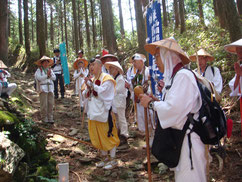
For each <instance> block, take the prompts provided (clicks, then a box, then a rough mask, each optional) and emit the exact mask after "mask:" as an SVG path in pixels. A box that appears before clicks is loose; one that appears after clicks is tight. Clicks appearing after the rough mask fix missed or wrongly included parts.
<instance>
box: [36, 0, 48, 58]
mask: <svg viewBox="0 0 242 182" xmlns="http://www.w3.org/2000/svg"><path fill="white" fill-rule="evenodd" d="M36 24H37V26H36V32H37V43H38V46H39V53H40V57H42V56H43V55H45V53H46V48H45V31H44V28H43V27H44V12H43V0H36Z"/></svg>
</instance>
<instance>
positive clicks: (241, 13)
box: [237, 0, 242, 18]
mask: <svg viewBox="0 0 242 182" xmlns="http://www.w3.org/2000/svg"><path fill="white" fill-rule="evenodd" d="M237 8H238V12H239V16H240V18H242V17H241V16H242V0H237Z"/></svg>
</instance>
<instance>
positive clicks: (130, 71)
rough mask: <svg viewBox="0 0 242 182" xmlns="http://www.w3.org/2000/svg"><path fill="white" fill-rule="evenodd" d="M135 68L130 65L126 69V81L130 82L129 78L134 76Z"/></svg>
mask: <svg viewBox="0 0 242 182" xmlns="http://www.w3.org/2000/svg"><path fill="white" fill-rule="evenodd" d="M136 72H137V71H136V69H135V68H134V66H131V67H130V68H129V69H128V71H127V73H126V77H127V78H126V79H127V81H128V83H129V84H131V80H132V79H133V78H134V77H135V74H136Z"/></svg>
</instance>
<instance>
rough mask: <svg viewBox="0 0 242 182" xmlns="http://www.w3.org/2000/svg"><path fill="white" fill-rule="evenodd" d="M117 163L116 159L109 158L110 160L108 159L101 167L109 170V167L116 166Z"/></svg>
mask: <svg viewBox="0 0 242 182" xmlns="http://www.w3.org/2000/svg"><path fill="white" fill-rule="evenodd" d="M117 165H118V162H117V160H115V159H114V160H111V161H109V162H108V163H107V164H106V165H105V166H104V167H103V169H107V170H109V169H113V168H115V167H116V166H117Z"/></svg>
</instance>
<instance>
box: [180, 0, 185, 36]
mask: <svg viewBox="0 0 242 182" xmlns="http://www.w3.org/2000/svg"><path fill="white" fill-rule="evenodd" d="M179 12H180V20H181V31H180V32H181V34H182V33H183V32H185V30H186V25H185V13H184V0H179Z"/></svg>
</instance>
